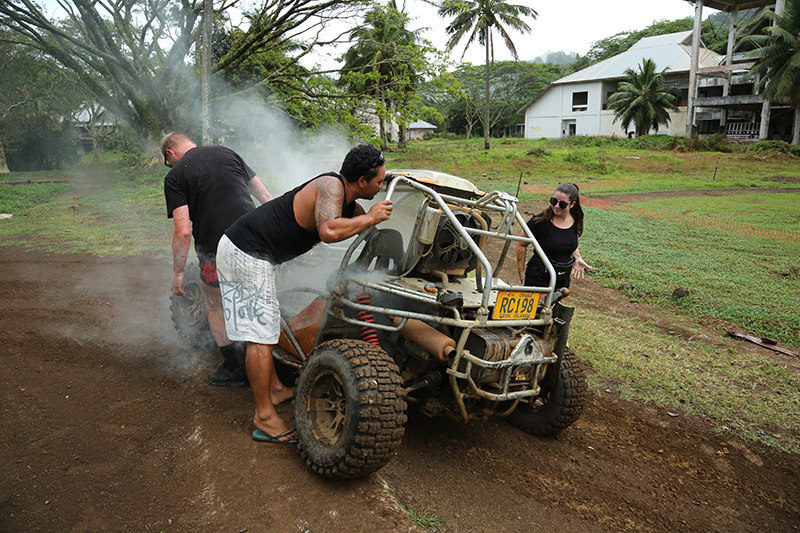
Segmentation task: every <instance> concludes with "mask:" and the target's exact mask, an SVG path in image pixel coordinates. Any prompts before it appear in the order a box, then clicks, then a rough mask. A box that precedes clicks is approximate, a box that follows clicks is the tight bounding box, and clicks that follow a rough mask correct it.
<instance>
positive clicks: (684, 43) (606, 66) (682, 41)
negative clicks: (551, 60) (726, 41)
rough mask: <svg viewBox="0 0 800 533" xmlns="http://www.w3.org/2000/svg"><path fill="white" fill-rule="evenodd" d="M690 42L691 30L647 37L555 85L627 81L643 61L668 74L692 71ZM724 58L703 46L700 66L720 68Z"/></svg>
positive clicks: (556, 82) (558, 81) (562, 79)
mask: <svg viewBox="0 0 800 533" xmlns="http://www.w3.org/2000/svg"><path fill="white" fill-rule="evenodd" d="M691 41H692V32H691V31H682V32H678V33H669V34H666V35H656V36H654V37H645V38H644V39H641V40H640V41H639V42H637V43H636V44H634V45H633V46H631V47H630V48H629V49H628V50H627V51H625V52H623V53H621V54H617V55H615V56H614V57H610V58H608V59H606V60H605V61H601V62H600V63H597V64H595V65H592V66H591V67H586V68H585V69H583V70H579V71H578V72H575V73H574V74H570V75H569V76H567V77H565V78H561V79H560V80H557V81H555V82H553V84H554V85H556V84H563V83H578V82H585V81H596V80H607V79H615V78H624V77H625V70H626V69H629V68H630V69H632V70H636V69H637V67H638V66H639V65H640V64H641V63H642V60H644V59H652V60H653V61H654V62H655V64H656V68H657V69H658V71H661V70H664V69H666V71H667V72H689V68H690V67H691V61H692V45H691ZM722 59H723V56H720V55H717V54H715V53H714V52H712V51H711V50H709V49H707V48H705V47H702V48H701V49H700V63H699V67H700V68H703V67H714V66H717V65H719V64H720V62H721V61H722Z"/></svg>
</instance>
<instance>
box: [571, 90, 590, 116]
mask: <svg viewBox="0 0 800 533" xmlns="http://www.w3.org/2000/svg"><path fill="white" fill-rule="evenodd" d="M588 109H589V93H588V91H581V92H579V93H572V110H573V111H586V110H588Z"/></svg>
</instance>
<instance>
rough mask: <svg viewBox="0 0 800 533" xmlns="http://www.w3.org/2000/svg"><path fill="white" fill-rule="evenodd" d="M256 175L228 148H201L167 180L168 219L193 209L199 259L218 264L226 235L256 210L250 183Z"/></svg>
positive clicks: (191, 215) (185, 157)
mask: <svg viewBox="0 0 800 533" xmlns="http://www.w3.org/2000/svg"><path fill="white" fill-rule="evenodd" d="M255 175H256V173H255V172H254V171H253V169H252V168H250V167H249V166H247V164H246V163H245V162H244V160H242V158H241V157H239V155H238V154H237V153H236V152H234V151H233V150H231V149H229V148H225V147H224V146H198V147H195V148H192V149H191V150H189V151H188V152H186V153H185V154H184V155H183V157H181V159H180V161H178V162H177V163H176V164H175V167H173V168H172V169H171V170H170V171H169V173H168V174H167V176H166V177H165V178H164V196H165V197H166V200H167V217H169V218H172V212H173V211H174V210H175V209H177V208H178V207H181V206H183V205H188V206H189V218H190V219H191V220H192V237H194V249H195V251H196V252H197V257H198V259H199V260H200V261H201V262H203V263H211V262H214V261H216V256H217V244H218V243H219V239H220V238H221V237H222V234H223V233H224V232H225V230H226V229H228V228H229V227H230V225H231V224H233V223H234V222H236V221H237V220H238V219H239V217H241V216H242V215H244V214H246V213H249V212H250V211H252V210H253V209H254V207H255V206H254V205H253V199H252V198H251V197H250V189H248V187H247V184H248V182H249V181H250V180H251V179H253V178H254V177H255Z"/></svg>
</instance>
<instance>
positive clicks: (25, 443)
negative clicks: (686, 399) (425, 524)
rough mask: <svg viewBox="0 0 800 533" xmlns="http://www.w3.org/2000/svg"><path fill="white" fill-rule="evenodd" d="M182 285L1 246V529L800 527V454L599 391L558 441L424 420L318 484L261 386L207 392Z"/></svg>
mask: <svg viewBox="0 0 800 533" xmlns="http://www.w3.org/2000/svg"><path fill="white" fill-rule="evenodd" d="M170 275H171V271H170V265H169V264H167V263H166V262H164V261H161V262H153V261H152V260H149V259H148V258H134V259H119V258H97V257H89V256H74V255H70V256H61V255H45V254H36V253H29V252H25V251H23V250H22V249H21V248H15V247H3V248H0V295H1V296H0V331H2V335H1V336H0V337H2V346H3V350H2V370H3V379H2V380H1V381H0V383H1V384H0V406H1V407H2V418H1V419H0V435H2V438H0V457H2V461H1V462H0V480H2V483H0V531H2V532H36V531H41V532H89V531H91V532H99V531H103V532H112V531H113V532H128V531H131V532H143V531H167V532H169V531H197V532H220V531H226V532H245V531H247V532H340V531H342V532H344V531H359V532H367V531H370V532H371V531H418V529H417V528H416V526H414V524H413V523H412V522H411V520H410V519H409V518H408V515H407V514H406V512H405V511H404V509H403V508H404V507H405V506H410V507H413V508H414V509H419V510H429V512H430V514H431V515H435V516H437V517H439V518H441V519H442V520H443V525H442V529H443V531H449V532H482V531H493V532H518V531H523V530H524V531H531V532H537V531H541V532H545V531H547V532H571V533H581V532H617V531H631V532H634V531H635V532H640V531H644V532H675V531H683V532H698V531H714V532H724V533H737V532H764V531H770V532H789V531H796V530H797V529H798V527H799V526H800V477H799V476H798V473H799V472H800V459H799V458H798V457H797V456H794V455H785V454H780V453H774V452H769V451H763V450H759V449H754V448H751V449H748V448H746V447H743V446H740V445H735V444H732V443H728V442H725V441H724V440H722V439H721V438H720V437H718V436H715V435H714V434H713V433H711V432H710V429H709V424H707V423H706V422H704V421H702V420H696V419H695V420H690V419H686V418H684V417H682V416H679V417H671V416H669V415H668V414H667V412H666V411H664V410H661V409H654V408H651V407H647V406H643V405H637V404H633V403H630V402H625V401H622V400H620V399H618V398H616V397H615V396H613V395H611V394H608V393H606V392H604V391H602V390H601V391H595V394H594V395H593V398H592V399H591V401H590V402H589V404H588V406H587V409H586V411H585V413H584V415H583V417H582V418H581V419H580V420H579V421H578V422H577V423H576V424H575V425H574V426H572V427H571V428H569V429H568V430H566V431H565V432H563V433H562V434H561V435H560V436H559V437H558V438H554V439H539V438H534V437H531V436H529V435H527V434H524V433H522V432H521V431H519V430H517V429H515V428H514V427H512V426H511V425H509V424H506V423H504V422H503V421H501V420H495V421H490V422H486V423H471V424H469V425H466V426H463V425H459V424H456V423H454V422H451V421H449V420H442V419H436V420H432V419H428V418H426V417H425V416H424V415H422V414H420V413H418V412H414V411H411V412H410V413H409V414H410V416H409V423H408V425H407V431H406V436H405V439H404V443H403V446H402V447H401V448H400V450H399V451H398V453H397V456H396V457H395V458H394V460H393V461H392V462H391V463H390V464H389V465H388V466H387V467H386V468H384V469H383V470H382V471H380V472H379V473H377V474H373V475H372V476H370V477H368V478H367V479H363V480H358V481H352V482H332V481H328V480H324V479H321V478H320V477H318V476H316V475H314V474H313V473H311V472H310V470H308V469H307V468H306V467H305V465H304V464H303V462H302V460H301V459H300V456H299V453H298V452H297V450H296V449H295V448H293V447H291V446H280V445H270V444H264V443H256V442H254V441H252V440H251V439H250V437H249V435H250V432H251V431H252V426H251V417H252V396H251V393H250V390H249V389H225V388H218V387H212V386H210V385H208V384H207V383H206V381H205V375H206V374H207V373H208V372H209V371H211V370H212V369H213V368H214V367H215V366H216V363H217V356H216V355H215V354H214V353H213V352H212V351H196V350H193V349H191V348H190V347H188V346H187V345H186V344H184V343H182V342H181V341H180V340H179V338H178V337H177V335H176V334H175V332H174V331H173V329H172V325H171V322H170V318H169V310H168V305H169V304H168V293H169V283H170V281H169V280H170ZM575 290H576V291H577V294H579V295H580V298H581V301H582V302H584V303H583V304H582V305H585V306H588V307H589V308H591V309H592V310H593V311H594V312H599V313H612V312H618V311H619V310H620V309H624V311H625V312H626V313H636V314H640V315H642V316H644V317H646V318H647V319H648V320H650V321H654V322H657V323H659V324H663V325H664V327H665V328H669V329H670V330H673V331H680V332H689V333H698V332H699V333H701V334H705V335H707V336H708V337H709V338H713V339H715V340H714V341H713V342H717V341H718V342H719V343H720V344H723V343H724V344H725V345H726V346H728V347H730V346H733V347H735V348H736V349H738V350H762V353H764V352H763V349H762V348H759V347H756V346H752V345H748V344H747V343H744V342H741V341H732V340H726V339H723V338H721V337H720V335H719V332H716V331H710V330H703V331H699V330H700V327H699V326H698V325H696V324H693V323H691V322H689V321H687V320H683V319H678V318H676V317H672V316H669V315H664V314H662V313H660V312H658V311H656V310H654V309H652V308H650V307H648V306H647V305H646V304H641V303H639V304H635V305H634V304H631V303H630V302H629V301H628V300H626V299H625V298H624V297H623V296H622V295H621V294H620V293H618V292H616V291H611V290H607V289H604V288H602V287H599V286H598V285H596V284H595V283H593V282H591V281H583V282H580V283H577V284H576V287H575ZM279 412H280V413H281V414H282V415H283V416H285V417H286V418H288V417H290V416H291V407H290V406H289V405H284V406H281V407H280V408H279Z"/></svg>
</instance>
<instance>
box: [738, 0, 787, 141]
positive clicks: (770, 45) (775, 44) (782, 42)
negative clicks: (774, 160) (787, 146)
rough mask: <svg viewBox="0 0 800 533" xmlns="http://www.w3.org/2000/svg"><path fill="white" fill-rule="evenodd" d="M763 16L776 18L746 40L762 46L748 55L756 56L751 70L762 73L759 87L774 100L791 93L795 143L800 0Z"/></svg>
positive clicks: (751, 71) (752, 72) (767, 97)
mask: <svg viewBox="0 0 800 533" xmlns="http://www.w3.org/2000/svg"><path fill="white" fill-rule="evenodd" d="M764 16H766V17H769V18H770V19H772V21H773V25H772V26H767V27H766V28H764V35H752V36H750V37H749V38H747V39H746V40H747V41H748V42H752V43H754V44H756V45H757V46H759V47H760V48H757V49H756V50H753V51H752V52H750V53H749V54H748V55H749V57H755V58H757V60H756V62H755V64H754V65H753V68H751V69H750V74H757V75H760V76H761V81H760V82H759V84H758V86H757V88H758V90H759V91H761V90H763V91H764V93H763V94H764V98H765V99H767V100H774V99H776V98H780V97H788V98H789V99H790V100H791V101H792V102H793V103H794V104H795V108H794V132H793V134H792V144H798V143H799V142H800V0H789V1H788V2H786V11H784V13H783V15H777V14H775V13H774V12H772V11H767V12H766V13H765V14H764Z"/></svg>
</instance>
